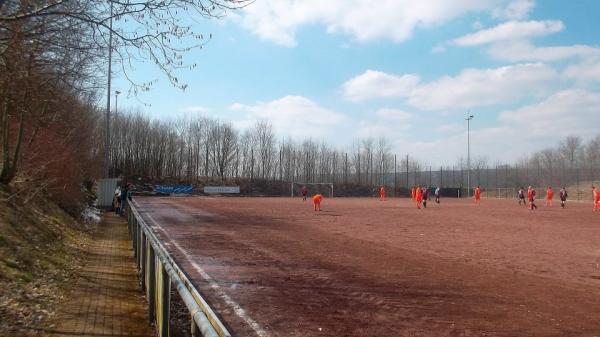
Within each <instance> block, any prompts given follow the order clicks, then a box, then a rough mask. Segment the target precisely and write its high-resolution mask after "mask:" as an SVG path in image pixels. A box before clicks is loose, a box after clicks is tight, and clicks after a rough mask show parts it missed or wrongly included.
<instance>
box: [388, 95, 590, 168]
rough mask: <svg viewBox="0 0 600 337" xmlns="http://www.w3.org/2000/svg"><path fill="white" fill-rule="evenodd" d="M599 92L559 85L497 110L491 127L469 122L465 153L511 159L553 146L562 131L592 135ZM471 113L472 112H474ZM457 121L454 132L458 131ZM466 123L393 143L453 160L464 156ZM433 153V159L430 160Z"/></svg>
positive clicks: (435, 160)
mask: <svg viewBox="0 0 600 337" xmlns="http://www.w3.org/2000/svg"><path fill="white" fill-rule="evenodd" d="M598 116H600V92H592V91H586V90H565V91H560V92H558V93H555V94H553V95H551V96H549V97H547V98H546V99H544V100H542V101H541V102H539V103H535V104H531V105H527V106H524V107H521V108H518V109H515V110H510V111H504V112H502V113H500V115H499V117H498V121H497V123H495V124H496V125H495V126H493V127H483V128H481V127H479V123H480V122H479V119H478V118H475V119H474V120H473V121H472V122H471V155H472V156H473V157H475V158H477V157H487V158H488V159H489V160H490V161H491V162H490V163H489V164H490V165H493V161H495V160H500V161H501V162H512V161H514V160H515V159H517V158H518V157H519V156H522V155H523V154H525V153H528V152H529V153H530V152H533V151H538V150H541V149H544V148H547V147H549V146H554V145H556V144H557V142H558V141H559V140H561V139H563V138H564V137H566V136H569V135H572V134H577V135H580V136H581V137H582V138H583V139H584V140H585V139H591V138H592V137H594V136H596V135H597V134H598V124H597V123H594V122H593V121H597V120H599V117H598ZM476 117H477V116H476ZM459 129H460V125H458V124H457V125H456V131H457V132H460V130H459ZM465 129H466V126H465V125H463V128H462V132H460V133H457V134H454V135H452V136H450V137H443V138H438V139H435V140H432V141H421V142H415V141H414V140H408V139H404V138H400V139H397V140H396V142H395V144H396V148H397V149H399V151H402V150H404V151H405V150H406V149H410V154H411V155H413V156H416V157H418V158H420V159H421V160H423V161H425V162H426V161H428V160H429V161H433V162H432V164H433V165H438V164H442V163H445V164H448V163H455V162H456V161H457V159H458V158H460V157H463V158H464V157H466V147H467V135H466V130H465ZM432 158H433V160H432Z"/></svg>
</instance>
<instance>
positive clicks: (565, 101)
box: [498, 89, 600, 137]
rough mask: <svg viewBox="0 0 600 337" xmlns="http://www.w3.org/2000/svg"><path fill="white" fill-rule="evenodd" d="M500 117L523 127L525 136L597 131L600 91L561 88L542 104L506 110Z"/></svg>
mask: <svg viewBox="0 0 600 337" xmlns="http://www.w3.org/2000/svg"><path fill="white" fill-rule="evenodd" d="M498 120H499V121H500V122H501V123H503V124H505V125H509V126H511V127H513V128H518V129H521V130H523V131H524V132H525V134H524V136H525V137H527V136H529V137H535V136H539V137H547V136H548V135H551V136H561V137H562V136H567V135H569V134H579V135H582V136H583V135H586V134H587V135H590V134H597V133H598V124H597V123H593V122H592V121H600V93H598V92H591V91H587V90H579V89H569V90H564V91H560V92H558V93H556V94H554V95H552V96H550V97H548V98H547V99H545V100H544V101H542V102H540V103H538V104H533V105H529V106H526V107H523V108H520V109H517V110H513V111H505V112H502V113H501V114H500V116H499V118H498Z"/></svg>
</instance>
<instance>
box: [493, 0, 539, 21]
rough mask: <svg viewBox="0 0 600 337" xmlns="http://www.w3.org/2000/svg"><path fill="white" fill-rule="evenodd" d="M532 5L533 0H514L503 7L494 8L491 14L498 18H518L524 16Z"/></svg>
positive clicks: (533, 4)
mask: <svg viewBox="0 0 600 337" xmlns="http://www.w3.org/2000/svg"><path fill="white" fill-rule="evenodd" d="M534 7H535V1H534V0H515V1H512V2H511V3H509V4H508V5H507V6H505V7H498V8H496V9H494V11H492V16H493V17H495V18H499V19H508V20H520V19H524V18H526V17H527V16H528V15H529V12H531V10H532V9H533V8H534Z"/></svg>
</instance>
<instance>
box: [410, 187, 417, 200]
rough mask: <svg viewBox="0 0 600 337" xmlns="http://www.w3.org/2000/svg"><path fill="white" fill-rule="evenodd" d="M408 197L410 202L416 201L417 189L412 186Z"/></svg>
mask: <svg viewBox="0 0 600 337" xmlns="http://www.w3.org/2000/svg"><path fill="white" fill-rule="evenodd" d="M410 197H411V199H412V201H417V189H416V188H415V187H414V186H413V188H412V189H411V190H410Z"/></svg>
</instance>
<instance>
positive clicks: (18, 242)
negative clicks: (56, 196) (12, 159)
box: [0, 188, 90, 336]
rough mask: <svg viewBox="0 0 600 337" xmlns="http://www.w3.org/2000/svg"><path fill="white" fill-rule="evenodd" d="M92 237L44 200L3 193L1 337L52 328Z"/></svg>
mask: <svg viewBox="0 0 600 337" xmlns="http://www.w3.org/2000/svg"><path fill="white" fill-rule="evenodd" d="M89 232H90V229H89V228H86V227H85V226H84V225H81V224H79V223H78V222H77V221H75V219H73V218H72V217H71V216H69V215H68V214H67V213H65V212H64V211H63V210H62V209H60V208H59V207H58V206H56V205H55V204H53V203H52V202H50V201H49V200H48V199H46V198H45V197H40V196H38V197H35V198H33V199H31V200H24V199H23V198H20V197H19V193H18V192H15V191H11V190H7V189H5V188H0V336H9V335H15V332H17V331H19V335H27V334H31V333H34V332H35V331H36V330H37V329H43V328H47V327H51V326H47V325H49V324H50V323H48V322H50V321H51V320H52V317H53V316H54V312H53V310H52V308H54V307H55V304H56V303H57V302H58V301H60V300H61V298H62V296H63V294H64V292H65V291H66V290H67V289H68V288H69V286H70V284H71V283H70V281H72V278H73V275H74V274H75V271H76V270H77V268H78V267H79V266H80V265H81V264H82V262H83V261H84V259H85V256H84V254H82V253H81V252H83V251H84V250H83V248H84V247H85V246H86V245H87V244H89V238H90V236H89Z"/></svg>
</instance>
